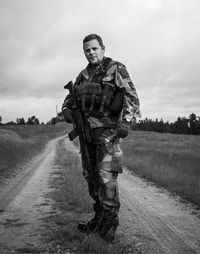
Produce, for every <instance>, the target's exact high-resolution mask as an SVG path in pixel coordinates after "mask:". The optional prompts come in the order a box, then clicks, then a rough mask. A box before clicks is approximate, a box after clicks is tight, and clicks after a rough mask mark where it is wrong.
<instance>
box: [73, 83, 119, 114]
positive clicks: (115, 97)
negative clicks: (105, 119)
mask: <svg viewBox="0 0 200 254" xmlns="http://www.w3.org/2000/svg"><path fill="white" fill-rule="evenodd" d="M115 89H116V88H115V85H114V84H113V83H111V82H103V83H95V82H90V83H89V82H84V83H82V84H79V85H77V86H76V88H75V92H76V97H77V102H78V105H79V107H80V108H81V110H82V111H85V112H91V114H92V112H93V111H96V112H97V111H98V112H99V113H100V115H102V116H103V112H104V109H106V110H109V111H111V112H112V114H115V115H118V114H119V113H120V112H121V109H122V106H123V95H122V94H121V93H118V92H117V93H116V91H115Z"/></svg>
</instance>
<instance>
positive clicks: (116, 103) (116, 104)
mask: <svg viewBox="0 0 200 254" xmlns="http://www.w3.org/2000/svg"><path fill="white" fill-rule="evenodd" d="M122 107H123V94H122V93H116V94H115V96H114V99H113V101H112V103H111V105H110V107H109V109H110V110H111V112H112V113H113V114H116V115H118V114H119V113H120V112H121V110H122Z"/></svg>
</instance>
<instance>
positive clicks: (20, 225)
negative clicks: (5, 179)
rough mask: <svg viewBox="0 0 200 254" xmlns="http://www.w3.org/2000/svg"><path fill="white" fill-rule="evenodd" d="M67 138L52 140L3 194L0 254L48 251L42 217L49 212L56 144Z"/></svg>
mask: <svg viewBox="0 0 200 254" xmlns="http://www.w3.org/2000/svg"><path fill="white" fill-rule="evenodd" d="M63 138H64V137H60V138H56V139H54V140H51V141H50V142H49V143H48V145H47V146H46V149H45V150H44V152H43V153H41V154H40V155H39V156H38V157H37V158H36V160H35V161H33V163H32V165H29V168H28V169H27V171H25V172H24V175H23V176H19V177H18V179H15V182H14V183H13V184H11V186H8V188H6V189H5V190H4V192H3V193H1V196H0V203H1V211H2V212H1V213H0V253H1V254H11V253H12V254H14V253H45V254H47V253H49V252H48V246H45V245H44V243H43V242H42V240H41V232H42V228H43V224H42V220H41V219H42V218H43V216H45V214H47V213H49V212H50V208H51V200H50V199H47V198H46V194H47V193H48V192H49V191H51V189H50V188H49V186H48V183H49V178H50V173H51V172H52V171H53V170H56V169H55V168H54V159H55V155H56V146H57V144H59V141H60V140H62V139H63Z"/></svg>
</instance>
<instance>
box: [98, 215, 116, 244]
mask: <svg viewBox="0 0 200 254" xmlns="http://www.w3.org/2000/svg"><path fill="white" fill-rule="evenodd" d="M118 225H119V219H118V216H117V215H116V214H112V213H108V212H106V213H104V214H102V216H101V218H100V219H99V223H98V230H97V231H98V233H99V235H100V236H101V238H102V239H104V240H105V241H107V242H112V241H113V240H114V238H115V232H116V229H117V226H118Z"/></svg>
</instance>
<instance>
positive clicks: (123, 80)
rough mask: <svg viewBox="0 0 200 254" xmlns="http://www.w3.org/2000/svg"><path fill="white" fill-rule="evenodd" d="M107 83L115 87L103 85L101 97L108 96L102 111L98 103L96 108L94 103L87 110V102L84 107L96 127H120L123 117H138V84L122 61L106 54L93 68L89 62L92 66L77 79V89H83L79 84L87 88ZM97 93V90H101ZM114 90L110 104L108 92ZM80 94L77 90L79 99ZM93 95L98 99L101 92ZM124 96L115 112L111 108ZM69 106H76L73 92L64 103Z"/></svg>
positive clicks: (132, 119) (91, 122) (93, 126)
mask: <svg viewBox="0 0 200 254" xmlns="http://www.w3.org/2000/svg"><path fill="white" fill-rule="evenodd" d="M104 83H105V84H109V87H112V89H111V90H112V91H111V92H110V91H109V90H106V91H105V90H103V88H102V89H100V93H101V97H100V100H101V101H102V99H103V96H104V97H105V98H104V99H105V101H104V103H105V107H104V105H103V107H102V108H103V110H100V111H102V112H99V110H98V109H97V108H96V107H92V110H91V107H90V110H87V107H86V108H85V106H84V110H83V108H82V110H83V111H84V113H85V117H86V118H87V119H88V121H89V122H90V126H91V127H92V128H98V127H109V128H116V126H117V123H118V119H119V117H121V118H122V119H123V120H126V121H128V122H132V121H135V119H136V117H140V109H139V106H140V104H139V99H138V95H137V92H136V89H135V86H134V85H133V82H132V81H131V78H130V76H129V74H128V72H127V70H126V67H125V66H124V65H123V64H122V63H120V62H116V61H113V60H112V59H111V58H107V57H104V59H103V61H102V62H101V63H100V64H99V65H98V66H97V67H96V68H95V69H94V68H92V67H91V66H90V64H88V66H87V67H86V68H85V69H84V70H82V71H81V72H80V74H79V75H78V77H77V78H76V82H75V83H74V90H75V92H76V91H79V90H81V89H79V88H83V89H84V88H86V87H89V90H91V88H94V87H99V86H97V85H98V84H101V85H102V84H104ZM83 89H82V90H83ZM92 90H94V89H92ZM98 91H99V89H98ZM95 93H96V94H97V92H95ZM110 93H111V99H110V98H109V101H111V103H109V105H107V106H106V103H107V101H108V97H106V96H107V94H110ZM78 94H79V93H77V99H79V96H78ZM86 95H87V94H86ZM119 95H120V96H119ZM84 96H85V94H84ZM95 96H96V95H95ZM117 96H118V98H119V99H115V98H117ZM89 98H91V99H90V101H91V100H93V101H94V100H96V99H97V96H96V97H95V98H94V99H92V96H91V95H89ZM120 98H122V105H121V109H120V111H117V112H115V110H114V111H113V110H111V109H112V108H113V107H116V106H117V107H118V106H119V105H118V104H121V101H120ZM86 99H87V97H86ZM84 100H85V98H84ZM112 102H113V104H114V106H113V104H112ZM84 103H85V101H84ZM82 104H83V102H82ZM100 104H101V103H100ZM66 107H68V108H71V107H72V102H71V99H70V95H67V97H66V98H65V100H64V103H63V105H62V110H63V109H64V108H66ZM99 107H100V105H99ZM80 108H81V102H80Z"/></svg>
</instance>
